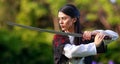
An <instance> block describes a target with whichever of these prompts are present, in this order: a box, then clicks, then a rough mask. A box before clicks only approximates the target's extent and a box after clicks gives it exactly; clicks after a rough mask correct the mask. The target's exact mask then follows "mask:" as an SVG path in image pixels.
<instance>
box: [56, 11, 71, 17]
mask: <svg viewBox="0 0 120 64" xmlns="http://www.w3.org/2000/svg"><path fill="white" fill-rule="evenodd" d="M58 17H69V16H68V15H66V14H64V13H63V12H58Z"/></svg>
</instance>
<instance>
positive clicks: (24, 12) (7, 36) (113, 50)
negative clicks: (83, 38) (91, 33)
mask: <svg viewBox="0 0 120 64" xmlns="http://www.w3.org/2000/svg"><path fill="white" fill-rule="evenodd" d="M67 3H72V4H75V5H76V6H77V7H78V9H79V10H80V13H81V20H80V22H81V26H82V29H83V30H94V29H112V30H114V31H116V32H118V33H119V34H120V12H119V11H120V0H115V2H111V0H0V64H53V52H52V39H53V34H49V33H42V32H37V31H32V30H28V29H24V28H20V27H13V26H8V25H7V24H6V23H5V22H4V21H12V22H16V23H19V24H23V25H28V26H34V27H40V28H44V29H52V30H53V28H55V27H56V26H54V24H55V23H54V22H53V21H54V19H55V18H56V17H57V12H58V10H59V8H60V7H61V6H63V5H65V4H67ZM53 26H54V27H53ZM57 27H58V26H57ZM119 45H120V39H118V40H116V41H113V42H112V43H110V44H109V45H108V51H107V52H106V53H105V54H100V55H99V56H98V57H97V58H96V59H95V61H97V62H103V64H107V63H108V61H109V60H113V61H114V62H115V63H116V64H119V63H120V59H119V57H120V55H119V53H120V48H119Z"/></svg>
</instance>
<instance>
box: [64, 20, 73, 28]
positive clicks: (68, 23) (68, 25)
mask: <svg viewBox="0 0 120 64" xmlns="http://www.w3.org/2000/svg"><path fill="white" fill-rule="evenodd" d="M65 25H66V26H67V27H68V28H69V27H70V26H71V25H72V22H71V21H70V20H68V21H67V22H66V23H65Z"/></svg>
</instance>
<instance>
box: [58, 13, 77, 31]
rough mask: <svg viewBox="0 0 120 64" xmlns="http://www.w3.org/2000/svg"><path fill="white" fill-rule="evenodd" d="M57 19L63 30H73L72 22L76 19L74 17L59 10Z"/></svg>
mask: <svg viewBox="0 0 120 64" xmlns="http://www.w3.org/2000/svg"><path fill="white" fill-rule="evenodd" d="M58 19H59V24H60V27H61V29H62V30H63V31H72V30H74V22H75V21H76V20H75V18H71V17H70V16H68V15H66V14H64V13H63V12H59V13H58Z"/></svg>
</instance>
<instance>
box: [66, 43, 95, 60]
mask: <svg viewBox="0 0 120 64" xmlns="http://www.w3.org/2000/svg"><path fill="white" fill-rule="evenodd" d="M96 54H97V51H96V46H95V44H94V43H89V44H81V45H77V46H76V45H71V44H66V45H65V47H64V55H65V56H66V57H68V58H72V57H85V56H89V55H96Z"/></svg>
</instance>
